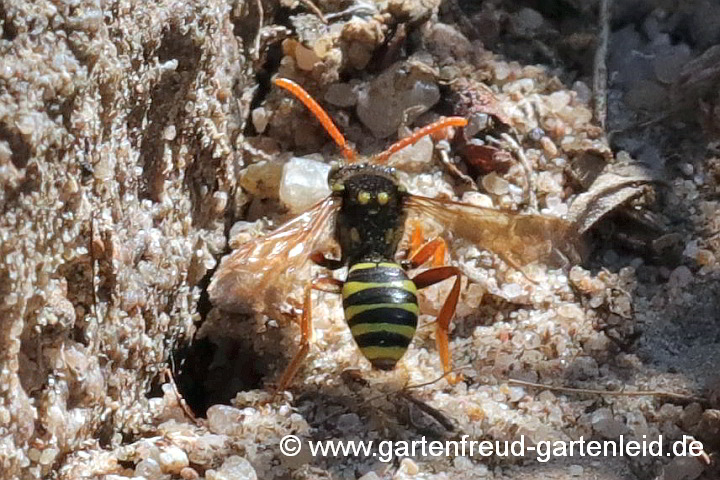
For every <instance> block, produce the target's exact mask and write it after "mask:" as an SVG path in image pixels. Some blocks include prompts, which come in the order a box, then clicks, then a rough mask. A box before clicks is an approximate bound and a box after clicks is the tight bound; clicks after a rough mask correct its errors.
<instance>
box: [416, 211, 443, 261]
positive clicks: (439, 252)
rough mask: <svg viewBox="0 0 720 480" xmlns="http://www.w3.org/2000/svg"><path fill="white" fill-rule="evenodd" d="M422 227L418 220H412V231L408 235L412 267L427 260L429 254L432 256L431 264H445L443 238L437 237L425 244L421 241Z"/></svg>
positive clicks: (423, 238) (423, 239)
mask: <svg viewBox="0 0 720 480" xmlns="http://www.w3.org/2000/svg"><path fill="white" fill-rule="evenodd" d="M424 241H425V237H424V236H423V227H422V225H421V224H420V223H419V222H413V232H412V235H411V236H410V254H409V259H408V261H409V263H410V266H411V267H412V268H417V267H419V266H420V265H422V264H423V263H425V262H427V261H428V259H429V258H430V256H432V257H433V261H432V266H433V267H441V266H443V265H445V251H446V250H447V247H446V245H445V240H443V239H442V238H440V237H438V238H436V239H434V240H432V241H430V242H428V243H426V244H425V245H423V242H424Z"/></svg>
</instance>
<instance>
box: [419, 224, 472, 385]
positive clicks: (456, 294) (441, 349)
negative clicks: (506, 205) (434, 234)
mask: <svg viewBox="0 0 720 480" xmlns="http://www.w3.org/2000/svg"><path fill="white" fill-rule="evenodd" d="M414 228H415V229H414V230H413V233H412V236H411V238H410V259H409V262H410V265H411V266H412V267H417V266H420V265H422V264H423V263H425V262H426V261H427V260H428V259H429V258H430V257H431V256H432V257H433V262H432V264H433V266H434V267H435V268H431V269H430V270H426V271H424V272H422V273H420V274H418V275H416V276H415V278H413V279H412V281H413V282H415V286H416V287H417V288H418V290H420V289H422V288H425V287H429V286H430V285H435V284H436V283H440V282H442V281H443V280H447V279H448V278H450V277H453V276H454V277H455V283H453V286H452V290H450V294H449V295H448V296H447V298H446V299H445V303H444V304H443V306H442V308H441V309H440V313H439V314H438V316H437V320H436V321H435V322H436V323H435V344H436V346H437V350H438V353H439V354H440V360H441V361H442V364H443V370H444V371H445V373H446V374H449V373H450V371H451V370H452V357H451V355H450V341H449V339H448V332H449V331H450V322H451V321H452V318H453V316H455V309H456V308H457V303H458V299H459V298H460V276H461V273H460V270H459V269H458V268H457V267H450V266H444V267H443V266H439V265H443V264H444V263H445V249H446V247H445V241H444V240H443V239H442V238H436V239H434V240H432V241H430V242H428V243H426V244H425V245H423V246H422V247H421V245H422V242H423V240H424V238H423V234H422V225H419V224H416V225H414ZM461 379H462V376H460V375H452V376H448V381H449V382H450V383H453V384H454V383H457V382H458V381H460V380H461Z"/></svg>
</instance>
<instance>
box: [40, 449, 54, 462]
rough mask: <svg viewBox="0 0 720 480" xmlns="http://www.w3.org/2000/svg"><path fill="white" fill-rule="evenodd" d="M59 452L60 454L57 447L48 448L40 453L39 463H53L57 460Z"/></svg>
mask: <svg viewBox="0 0 720 480" xmlns="http://www.w3.org/2000/svg"><path fill="white" fill-rule="evenodd" d="M57 454H58V449H57V448H46V449H45V450H43V451H42V453H41V454H40V458H39V459H38V463H39V464H40V465H50V464H51V463H53V461H55V457H57Z"/></svg>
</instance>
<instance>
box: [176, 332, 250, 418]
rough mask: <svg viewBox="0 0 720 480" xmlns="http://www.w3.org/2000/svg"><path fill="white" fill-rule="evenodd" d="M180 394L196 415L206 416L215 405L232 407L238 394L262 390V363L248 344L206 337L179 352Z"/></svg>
mask: <svg viewBox="0 0 720 480" xmlns="http://www.w3.org/2000/svg"><path fill="white" fill-rule="evenodd" d="M175 359H176V366H177V368H178V370H177V372H176V376H175V382H176V383H177V387H178V391H179V392H180V394H181V395H182V396H183V398H184V399H185V401H186V402H187V404H188V406H189V407H190V408H191V409H192V411H193V413H194V414H195V415H196V416H198V417H205V416H206V412H207V409H208V408H209V407H210V406H212V405H215V404H218V403H221V404H226V405H229V404H230V401H231V400H232V399H233V398H235V395H236V394H237V393H238V392H242V391H247V390H253V389H257V388H262V381H263V375H262V373H261V372H259V371H258V369H257V368H256V366H257V365H260V364H261V363H262V359H261V358H260V356H258V355H257V354H255V353H254V352H253V349H252V346H251V345H249V342H247V341H239V340H236V339H220V340H211V339H209V338H202V339H200V340H196V341H195V342H193V344H192V345H190V346H189V347H186V348H184V349H182V350H181V351H179V352H177V355H176V357H175Z"/></svg>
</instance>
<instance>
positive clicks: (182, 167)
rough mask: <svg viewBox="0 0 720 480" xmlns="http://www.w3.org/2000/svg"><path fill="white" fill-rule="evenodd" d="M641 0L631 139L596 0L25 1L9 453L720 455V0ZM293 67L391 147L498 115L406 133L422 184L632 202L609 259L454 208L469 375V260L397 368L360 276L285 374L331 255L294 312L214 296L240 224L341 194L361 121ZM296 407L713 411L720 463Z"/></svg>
mask: <svg viewBox="0 0 720 480" xmlns="http://www.w3.org/2000/svg"><path fill="white" fill-rule="evenodd" d="M614 4H615V6H614V7H613V12H612V13H613V23H612V24H611V26H610V27H611V29H610V38H609V44H608V63H607V66H608V69H609V71H610V72H611V73H610V77H609V78H610V82H609V84H608V129H609V131H610V134H611V135H612V137H611V138H612V143H611V142H609V141H608V139H607V137H606V132H605V131H604V130H603V129H601V128H599V127H598V126H597V125H595V124H594V123H593V121H592V110H591V108H590V103H589V102H590V100H591V89H590V87H589V85H591V75H590V72H591V67H592V65H591V64H592V62H591V61H590V60H591V59H592V57H593V54H594V48H595V46H596V44H595V37H596V25H597V18H596V10H595V7H596V6H597V2H580V1H575V0H560V1H553V2H519V3H518V2H509V1H502V0H501V1H486V2H467V1H463V0H447V1H444V2H439V1H436V0H390V1H388V2H375V1H366V0H351V1H344V0H316V1H311V0H300V1H284V0H283V1H277V2H276V1H273V0H262V1H255V0H247V1H233V2H230V3H227V2H218V1H215V0H208V1H204V2H200V3H192V2H185V1H180V0H177V1H171V2H169V3H167V2H166V3H163V4H157V5H156V4H153V3H142V2H129V1H125V0H122V1H120V2H116V3H115V4H113V6H112V8H108V7H107V6H105V5H99V4H97V2H90V1H80V2H75V3H74V4H73V5H72V6H68V5H59V4H58V3H57V2H54V3H53V2H50V1H47V0H36V1H28V0H13V1H7V2H5V3H4V4H3V6H2V7H0V56H1V57H2V58H3V62H4V63H3V68H1V69H0V211H1V212H2V214H1V215H0V317H1V318H2V319H3V320H2V321H1V322H0V347H2V348H0V471H2V473H3V476H4V478H20V479H23V480H25V479H35V478H58V479H76V478H98V479H105V480H119V479H121V478H129V477H136V478H137V477H142V478H146V479H148V480H150V479H178V478H182V479H209V480H212V479H216V480H219V479H225V478H250V479H252V478H263V479H271V478H291V477H292V478H308V479H309V478H363V479H364V480H372V479H376V478H409V477H416V478H438V479H439V478H469V477H472V478H488V479H523V478H537V477H542V478H550V479H567V478H570V477H572V478H583V477H588V478H590V477H592V478H598V479H603V480H610V479H616V478H629V479H638V480H646V479H655V478H664V479H665V480H671V479H680V478H685V479H703V480H709V479H712V478H717V465H716V462H717V455H718V451H719V449H720V445H718V442H717V438H718V431H719V429H720V426H719V425H720V422H719V421H718V418H720V415H719V414H718V401H719V400H718V399H719V394H718V391H719V390H718V384H719V383H718V382H719V381H720V379H719V378H718V374H717V358H720V346H719V344H718V342H717V338H718V335H720V332H719V330H718V329H719V328H720V322H718V321H717V312H718V311H720V305H719V304H718V303H719V302H720V300H718V299H720V292H718V287H717V285H718V277H719V276H720V273H719V272H718V268H719V267H718V265H719V264H718V259H719V258H720V216H719V215H718V211H719V210H720V205H718V199H717V192H718V188H719V185H720V160H718V158H717V146H713V144H711V143H709V142H708V139H707V138H705V137H703V136H702V134H703V133H704V132H705V133H709V134H711V135H714V133H713V132H716V131H717V127H716V125H717V107H716V105H717V100H718V99H717V98H716V95H715V93H714V92H715V91H716V90H717V89H716V88H714V86H716V84H717V71H716V70H717V69H716V68H715V67H714V65H713V59H715V57H717V46H716V44H717V43H718V36H717V32H718V31H720V30H718V29H717V28H716V26H717V22H716V20H713V19H714V18H715V19H716V18H717V17H716V16H714V15H716V14H717V12H718V9H717V6H716V5H715V4H714V3H713V2H707V1H692V2H685V3H684V4H683V5H682V6H681V7H678V8H676V9H673V10H669V9H667V5H666V2H661V1H659V0H657V1H655V0H642V1H640V0H638V1H635V0H633V1H628V2H614ZM713 22H715V23H713ZM543 65H544V66H543ZM269 75H278V76H282V77H286V78H291V79H294V80H296V81H298V82H299V83H300V84H302V85H303V86H304V87H306V88H307V89H308V91H310V92H311V93H312V95H313V96H314V97H315V98H317V99H318V101H319V102H320V103H321V104H322V105H323V106H324V107H325V108H326V109H327V110H328V112H329V114H330V116H331V117H332V118H333V120H334V121H335V123H336V124H337V125H338V126H339V128H340V129H341V130H342V132H343V133H344V134H345V136H346V137H347V139H348V140H349V141H350V142H351V143H352V144H353V145H354V146H355V148H356V149H357V150H358V151H359V152H360V153H362V154H373V153H377V152H380V151H382V150H383V149H384V148H385V147H386V146H387V145H389V144H390V143H391V142H392V141H394V140H395V139H396V138H397V137H398V136H405V135H407V134H408V133H409V132H410V131H411V130H413V129H416V128H418V127H421V126H424V125H427V124H429V123H431V122H432V121H434V120H436V119H438V118H439V117H441V116H448V115H461V116H465V117H468V118H469V120H470V125H469V126H468V128H466V129H465V130H464V131H463V132H454V133H453V132H447V133H446V134H444V135H442V138H427V139H424V140H423V141H422V142H418V143H417V144H416V145H413V146H412V147H408V148H407V149H403V150H401V151H400V152H397V153H396V154H395V155H394V156H393V157H392V158H391V160H390V163H391V164H393V165H394V166H395V167H396V168H397V169H398V172H399V175H400V176H401V179H402V182H403V183H404V184H405V185H406V186H407V188H408V189H409V191H411V192H412V193H416V194H421V195H426V196H430V197H441V198H452V199H455V200H460V201H463V202H467V203H472V204H474V205H478V206H481V207H486V208H498V209H507V210H511V211H515V212H533V211H535V212H539V213H541V214H543V215H549V216H553V217H563V218H566V219H569V220H571V221H572V222H574V226H575V230H576V231H577V233H578V234H582V233H585V234H586V235H587V234H598V235H600V236H602V235H604V234H605V233H606V232H605V231H606V230H612V232H611V233H612V234H611V235H608V236H606V237H605V238H607V241H606V242H605V245H604V248H603V249H601V253H600V254H595V255H594V256H593V257H591V258H592V260H591V261H590V262H589V263H588V264H584V266H583V265H579V264H577V263H572V262H571V264H570V265H567V266H565V268H555V266H553V265H552V264H545V263H535V264H531V265H529V266H527V267H525V268H524V269H523V270H522V271H518V270H517V269H515V268H513V267H512V266H511V265H508V264H507V263H506V262H505V261H503V259H501V258H498V257H497V256H495V255H492V254H490V253H488V252H486V251H482V250H480V249H479V248H478V246H477V245H475V244H473V243H472V242H469V241H465V240H462V239H460V238H454V237H453V235H452V232H451V231H447V232H446V231H443V230H442V229H441V228H439V227H438V226H434V225H430V224H429V223H428V224H427V226H426V228H427V230H426V234H427V235H428V236H430V235H443V236H445V238H446V240H447V241H448V245H449V249H448V250H449V251H448V257H447V260H448V261H449V262H450V263H451V264H453V265H456V266H457V267H458V268H460V269H461V271H462V272H463V274H464V276H463V280H462V288H461V294H460V301H459V305H458V310H457V318H456V320H455V321H454V324H453V330H452V332H451V334H450V339H451V348H452V354H453V360H454V363H455V365H457V366H458V367H459V368H460V369H461V373H462V374H463V377H464V380H463V381H462V382H459V383H457V384H455V385H450V384H449V383H448V382H447V381H446V380H445V379H444V378H441V377H442V375H441V373H442V372H441V370H442V369H441V366H440V365H441V364H440V361H439V359H438V355H437V352H436V350H435V339H434V338H433V337H434V328H433V325H432V322H433V321H434V319H435V315H437V313H438V311H439V309H440V308H441V305H442V302H443V300H444V299H445V297H446V295H447V293H448V290H449V285H444V284H439V285H436V286H433V287H432V288H428V289H425V290H423V291H422V294H421V295H420V296H419V297H420V298H419V301H420V306H421V310H422V311H423V312H424V313H425V314H424V315H422V316H421V317H420V328H419V330H418V333H417V335H416V338H415V339H414V341H413V343H412V345H411V347H410V349H409V351H408V353H407V355H406V356H405V358H404V359H403V361H402V362H401V364H400V365H399V366H398V368H397V369H396V370H395V371H394V372H392V373H378V372H373V371H371V370H370V368H369V365H368V364H367V362H365V361H364V360H363V359H362V358H361V356H360V355H359V353H358V350H357V348H356V346H355V344H354V343H353V340H352V338H351V335H350V332H349V330H348V328H347V326H346V325H345V323H344V322H343V320H342V307H341V299H340V298H339V296H337V295H332V294H329V293H315V294H313V302H314V304H313V307H314V311H313V315H314V323H315V332H316V338H315V343H314V344H313V345H312V348H311V351H310V354H309V356H308V358H307V361H306V363H305V364H304V366H303V367H302V369H301V370H300V372H299V373H298V376H297V378H298V381H297V382H296V383H295V384H294V386H293V388H292V389H291V391H290V392H284V393H282V394H281V395H278V396H272V395H271V394H270V393H269V391H268V387H269V386H270V385H272V383H273V382H275V381H277V379H278V376H279V375H280V374H281V372H282V371H283V370H284V368H285V367H286V365H287V362H288V361H289V359H290V358H291V357H292V355H293V354H294V352H295V351H296V349H297V338H298V337H299V329H298V328H297V326H296V325H295V323H294V319H295V318H296V317H297V313H298V312H297V308H296V307H297V306H298V305H299V304H298V303H297V302H296V301H294V300H293V297H294V296H297V297H298V298H299V294H300V291H301V290H302V285H296V284H294V283H293V284H292V285H289V286H290V287H293V288H294V290H293V291H291V293H290V294H289V295H288V296H283V298H281V299H280V300H282V301H283V302H285V301H286V300H287V302H286V304H283V305H281V304H280V303H281V302H277V303H276V302H273V305H272V307H274V308H276V309H277V310H278V311H277V312H268V313H270V314H269V315H260V314H257V312H254V311H253V310H252V309H249V310H248V311H247V312H245V313H228V312H225V311H222V310H221V309H218V308H215V307H214V306H213V305H212V304H211V303H210V302H209V300H208V298H207V292H206V289H207V285H208V283H209V280H210V276H211V274H212V272H213V270H214V269H215V268H216V266H217V264H218V262H219V261H221V258H222V257H223V256H224V255H225V254H227V253H228V251H229V250H231V249H233V248H237V247H238V246H239V245H242V243H243V242H244V241H247V240H248V239H251V238H254V237H256V236H258V235H262V234H264V233H266V232H268V231H270V230H272V229H273V228H274V227H276V226H277V225H279V224H281V223H282V222H283V221H285V220H287V219H289V218H291V217H292V216H293V215H295V214H296V212H299V211H302V210H304V209H305V208H306V207H307V205H308V204H309V203H311V202H312V199H315V198H321V197H322V196H323V195H325V194H327V185H326V183H325V182H323V178H324V176H325V175H326V173H325V172H327V169H328V166H329V163H330V161H331V160H332V159H333V158H334V157H336V156H337V155H338V152H337V148H336V147H335V146H334V144H333V143H332V142H331V140H330V139H329V138H328V137H327V135H326V134H325V132H324V131H323V130H322V128H321V127H319V125H317V123H316V122H315V121H314V120H313V119H311V117H310V116H309V115H308V114H307V112H306V111H305V110H304V109H303V108H302V107H300V106H298V105H297V102H294V101H292V100H290V99H288V97H287V95H285V94H282V93H280V92H277V91H276V89H274V88H271V87H269V83H268V81H267V80H268V76H269ZM698 116H702V119H703V122H702V124H701V127H698V126H697V123H695V122H696V120H697V119H698ZM663 122H668V123H667V124H665V123H663ZM665 125H669V127H666V126H665ZM611 147H612V148H611ZM619 148H622V149H625V150H626V151H628V152H629V154H623V153H617V154H616V153H614V152H617V151H618V150H619ZM631 157H632V159H633V160H631ZM635 159H636V160H635ZM646 166H648V167H647V168H646ZM309 172H314V173H311V174H309ZM668 186H669V188H668ZM660 196H662V197H663V201H658V202H654V197H660ZM648 205H652V209H648V208H647V206H648ZM420 220H421V221H422V219H420ZM608 221H610V222H612V229H610V228H608V227H607V223H606V222H608ZM591 230H593V232H592V233H591V232H590V231H591ZM628 246H629V248H627V247H628ZM621 247H622V248H624V249H625V250H627V252H629V253H627V254H626V255H627V256H620V255H618V254H617V253H616V252H615V250H616V249H617V250H620V249H621ZM647 252H650V253H649V254H648V253H647ZM670 257H672V259H670V260H668V258H670ZM325 272H326V271H325V270H322V269H320V268H317V267H312V270H311V272H310V273H309V274H310V275H316V274H319V273H325ZM344 274H345V273H344V272H343V271H339V272H338V273H337V275H338V278H344ZM278 281H282V280H281V279H280V280H278ZM291 290H292V289H291ZM246 300H248V302H250V301H252V300H254V299H246ZM281 307H282V308H281ZM191 339H192V340H193V341H192V343H191ZM180 347H184V348H183V349H181V348H180ZM171 357H172V359H173V360H174V361H175V362H174V363H173V364H172V366H173V373H174V374H175V382H172V381H168V380H167V378H165V379H164V380H163V379H162V378H163V377H162V374H163V372H165V371H166V369H167V365H168V363H169V361H170V359H171ZM183 359H184V361H183ZM348 372H354V373H352V374H350V373H348ZM439 378H440V380H438V379H439ZM175 383H177V387H175ZM418 385H421V386H420V387H417V388H412V387H413V386H418ZM544 386H547V387H548V388H547V389H546V388H544ZM622 391H628V392H630V391H632V392H647V394H637V395H635V394H633V395H620V394H619V393H621V392H622ZM602 392H611V393H612V394H606V395H605V394H602ZM181 396H182V397H184V398H185V400H186V401H187V404H188V405H189V407H190V409H193V410H194V414H195V415H196V416H199V417H200V418H197V419H193V418H192V417H191V415H189V413H193V412H190V411H189V410H188V408H187V405H186V404H185V402H183V399H182V398H181ZM203 414H204V417H203ZM287 434H293V435H297V436H298V437H300V438H301V439H302V440H303V441H304V442H307V441H309V440H348V439H356V440H360V439H362V440H374V441H381V440H414V439H418V438H419V437H420V436H421V435H426V436H428V437H432V438H433V439H435V438H437V439H457V438H460V437H462V436H463V435H469V436H470V438H471V439H473V440H517V439H519V438H520V436H521V435H524V436H525V439H526V442H529V443H532V442H538V441H542V440H570V439H577V438H579V437H580V436H584V437H585V438H593V439H614V438H617V437H618V435H620V434H623V435H625V436H626V437H627V438H630V437H632V438H642V436H643V435H646V436H647V437H648V438H651V437H657V436H658V435H660V434H662V435H663V436H664V437H665V438H666V439H667V440H668V441H672V440H675V439H679V438H682V435H692V436H693V437H694V438H697V439H699V440H701V441H702V442H704V446H705V449H706V453H707V454H708V455H709V457H707V458H709V460H710V462H711V465H710V466H708V465H707V464H706V463H704V462H705V459H701V460H700V461H697V460H694V459H686V458H681V457H677V458H652V457H642V458H638V457H635V458H608V459H603V461H602V462H600V463H598V462H597V461H595V460H596V459H581V458H573V459H565V460H560V459H556V460H554V461H552V462H550V463H549V464H546V465H540V464H538V463H537V462H536V461H535V460H533V459H530V458H528V459H518V458H511V457H491V458H477V457H476V458H465V457H450V458H446V457H419V456H416V457H415V458H412V459H411V458H404V459H400V458H396V459H393V461H392V462H390V463H383V462H380V461H379V460H378V459H377V458H370V457H356V458H351V457H347V458H344V457H342V458H341V457H323V458H312V457H311V456H310V455H309V454H301V455H299V456H297V457H288V456H283V455H282V454H281V453H280V451H279V440H280V438H282V437H283V436H284V435H287ZM690 460H692V461H690ZM693 462H694V463H693Z"/></svg>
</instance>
